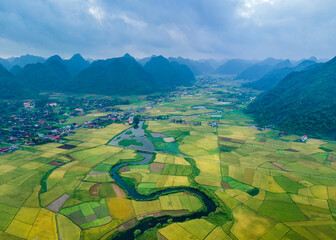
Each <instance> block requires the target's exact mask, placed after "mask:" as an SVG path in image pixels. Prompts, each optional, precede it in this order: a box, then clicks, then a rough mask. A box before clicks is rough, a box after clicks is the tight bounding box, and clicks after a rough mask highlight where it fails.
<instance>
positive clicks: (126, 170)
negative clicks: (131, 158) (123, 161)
mask: <svg viewBox="0 0 336 240" xmlns="http://www.w3.org/2000/svg"><path fill="white" fill-rule="evenodd" d="M129 171H130V169H129V167H128V166H124V167H122V168H120V169H119V172H121V173H123V172H129Z"/></svg>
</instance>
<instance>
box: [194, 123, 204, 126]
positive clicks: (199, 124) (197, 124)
mask: <svg viewBox="0 0 336 240" xmlns="http://www.w3.org/2000/svg"><path fill="white" fill-rule="evenodd" d="M194 125H195V126H201V125H202V123H201V122H194Z"/></svg>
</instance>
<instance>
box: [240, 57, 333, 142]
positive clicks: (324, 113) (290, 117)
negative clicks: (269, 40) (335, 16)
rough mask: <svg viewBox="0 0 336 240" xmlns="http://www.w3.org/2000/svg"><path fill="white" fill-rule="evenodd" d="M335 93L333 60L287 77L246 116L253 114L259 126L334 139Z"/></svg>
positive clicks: (253, 105)
mask: <svg viewBox="0 0 336 240" xmlns="http://www.w3.org/2000/svg"><path fill="white" fill-rule="evenodd" d="M308 62H309V61H308ZM308 62H306V63H305V62H302V63H301V64H303V65H305V64H308ZM301 64H300V65H299V66H298V69H300V66H302V65H301ZM335 89H336V57H335V58H334V59H332V60H330V61H329V62H327V63H323V64H315V65H310V66H308V67H306V68H305V69H304V70H302V71H299V72H297V71H294V72H291V73H289V75H287V76H286V77H285V78H284V79H282V80H281V81H280V83H279V84H278V85H277V86H276V87H274V88H273V89H271V90H269V91H268V92H266V93H264V94H262V95H260V96H259V97H258V98H257V99H256V100H255V101H254V102H253V103H251V104H250V105H249V106H248V108H247V112H248V113H251V114H253V115H254V116H255V119H256V121H257V122H258V123H259V124H261V125H274V126H277V127H279V128H281V129H282V130H284V131H288V132H293V133H298V134H311V135H313V136H317V137H320V136H326V137H331V138H335V137H336V124H335V123H336V90H335Z"/></svg>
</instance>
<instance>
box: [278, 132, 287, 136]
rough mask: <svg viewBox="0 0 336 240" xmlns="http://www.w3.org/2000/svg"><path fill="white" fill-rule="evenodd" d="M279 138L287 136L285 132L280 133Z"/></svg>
mask: <svg viewBox="0 0 336 240" xmlns="http://www.w3.org/2000/svg"><path fill="white" fill-rule="evenodd" d="M279 136H280V137H284V136H287V133H286V132H281V133H280V134H279Z"/></svg>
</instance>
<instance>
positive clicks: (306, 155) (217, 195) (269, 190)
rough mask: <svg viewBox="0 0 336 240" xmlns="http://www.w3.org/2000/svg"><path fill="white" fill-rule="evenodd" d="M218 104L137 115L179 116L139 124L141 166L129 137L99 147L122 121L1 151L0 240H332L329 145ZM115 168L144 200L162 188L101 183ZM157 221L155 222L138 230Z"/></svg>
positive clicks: (188, 103)
mask: <svg viewBox="0 0 336 240" xmlns="http://www.w3.org/2000/svg"><path fill="white" fill-rule="evenodd" d="M225 89H226V88H225ZM223 90H224V88H223ZM216 97H217V95H216V91H215V90H214V89H212V88H209V89H207V90H204V92H202V93H201V94H199V95H196V94H194V95H192V94H191V95H189V96H183V97H179V98H177V99H176V102H174V103H164V104H162V105H159V106H158V107H157V108H153V109H152V110H150V111H147V112H145V115H146V117H152V116H156V115H161V113H166V114H168V115H169V114H170V115H171V117H174V116H173V113H174V114H176V109H177V108H178V109H180V111H179V112H178V113H177V115H185V119H188V120H187V121H184V122H183V123H179V122H173V121H171V119H165V120H153V119H149V120H147V121H145V123H144V125H143V128H144V130H145V137H146V138H147V139H149V140H150V141H151V142H152V143H153V146H154V149H155V150H154V151H152V154H153V159H152V160H151V161H149V162H148V163H146V164H130V163H136V162H141V161H143V159H144V157H143V156H142V155H141V154H140V153H141V152H139V151H137V150H135V149H133V148H132V146H134V145H136V147H140V148H141V146H140V144H134V141H135V140H134V141H133V142H130V141H132V140H128V141H127V142H125V141H124V142H123V143H125V144H124V145H123V144H121V146H118V147H117V146H111V145H108V143H109V142H110V141H111V140H112V139H117V138H118V137H120V136H121V135H123V134H121V133H125V134H124V135H127V136H128V138H130V139H132V136H133V134H134V132H133V131H132V126H127V125H124V124H111V125H109V126H107V127H105V128H101V129H78V130H76V133H75V134H73V135H71V136H68V137H67V139H66V140H65V141H64V142H62V143H48V144H44V145H39V146H33V147H22V148H21V150H17V151H14V152H13V153H10V154H5V155H1V156H0V239H111V238H114V237H115V238H118V236H122V235H120V234H122V233H123V232H127V231H133V232H134V235H133V232H132V236H134V238H136V239H172V240H175V239H176V240H177V239H184V238H188V239H206V240H211V239H225V240H228V239H243V240H244V239H284V240H285V239H335V238H336V222H335V220H334V218H335V216H336V175H335V173H336V169H335V168H336V144H335V143H334V142H330V141H326V140H318V139H308V140H307V141H306V142H305V143H303V142H298V141H296V140H297V139H299V138H300V136H295V135H288V136H280V135H279V133H280V132H278V131H276V130H265V131H260V130H258V129H257V128H256V127H255V126H253V122H252V121H251V119H250V117H249V116H246V115H244V113H243V112H242V111H241V109H240V108H242V107H243V105H239V104H238V103H237V104H236V105H237V108H236V109H234V108H228V107H227V106H226V105H225V106H222V105H218V104H216V101H215V100H213V99H214V98H216ZM228 101H230V102H234V103H235V102H237V101H238V99H235V98H230V99H228ZM195 105H197V106H206V108H205V109H204V108H200V109H195V108H192V107H193V106H195ZM215 111H216V113H214V114H213V115H212V114H208V113H209V112H215ZM203 113H205V114H204V115H202V114H203ZM214 121H215V122H216V125H215V126H213V125H212V123H213V122H214ZM195 123H196V124H195ZM209 123H210V124H209ZM118 141H119V142H120V141H123V139H121V138H120V139H118ZM135 142H136V141H135ZM122 163H126V165H125V166H123V167H121V168H120V169H119V170H118V174H119V176H120V177H121V179H122V180H123V181H124V182H125V183H127V185H129V186H131V187H132V188H134V190H135V191H136V192H137V193H139V194H141V195H142V196H152V195H153V194H154V195H155V193H157V192H160V191H164V190H167V189H170V190H172V192H169V193H167V194H163V195H158V196H156V197H154V198H153V199H150V200H139V199H134V198H132V197H130V196H131V194H130V192H127V191H126V190H125V189H124V188H123V187H121V185H120V184H119V182H117V181H116V179H114V178H112V175H111V169H112V168H113V167H115V166H117V165H118V164H122ZM177 188H178V189H185V190H179V191H175V192H174V189H177ZM190 188H192V189H198V190H199V191H201V192H202V193H205V194H206V195H207V196H208V197H209V199H210V200H211V201H212V202H214V204H215V206H216V209H215V210H214V211H213V212H211V213H210V214H209V215H207V216H203V217H201V218H197V217H195V216H196V215H195V214H197V213H199V212H202V211H204V210H205V209H206V207H207V206H206V204H205V203H204V202H203V201H202V199H201V198H200V197H199V196H198V195H197V194H193V193H191V192H190V191H188V189H190ZM210 200H209V201H210ZM165 216H169V218H170V219H168V221H166V222H165V223H163V224H162V223H159V224H155V225H151V227H149V228H147V229H145V230H146V231H145V230H143V229H140V228H139V229H137V226H138V224H140V223H143V222H146V221H149V222H150V223H151V221H153V222H155V221H156V220H155V219H160V218H162V217H165ZM183 216H184V217H185V220H184V221H175V220H174V219H178V217H183ZM153 219H154V220H153ZM139 226H140V225H139ZM137 230H139V231H140V232H139V231H137Z"/></svg>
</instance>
